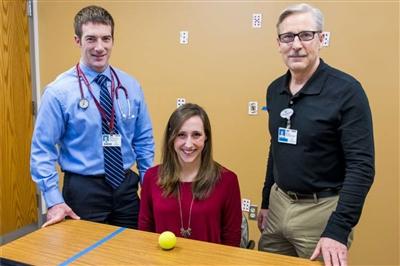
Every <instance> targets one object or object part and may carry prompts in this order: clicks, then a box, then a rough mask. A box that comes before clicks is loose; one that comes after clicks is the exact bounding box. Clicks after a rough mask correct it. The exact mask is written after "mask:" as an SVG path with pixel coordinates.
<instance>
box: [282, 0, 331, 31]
mask: <svg viewBox="0 0 400 266" xmlns="http://www.w3.org/2000/svg"><path fill="white" fill-rule="evenodd" d="M298 13H310V14H311V15H312V16H313V18H314V22H315V24H316V26H317V28H316V29H315V30H318V31H323V30H324V15H323V14H322V12H321V10H319V9H318V8H316V7H313V6H311V5H309V4H304V3H303V4H297V5H292V6H289V7H288V8H286V9H285V10H283V11H282V13H281V14H280V15H279V18H278V23H276V30H277V31H278V34H279V26H280V25H281V23H282V22H283V21H284V20H285V19H286V18H287V17H289V16H291V15H293V14H298Z"/></svg>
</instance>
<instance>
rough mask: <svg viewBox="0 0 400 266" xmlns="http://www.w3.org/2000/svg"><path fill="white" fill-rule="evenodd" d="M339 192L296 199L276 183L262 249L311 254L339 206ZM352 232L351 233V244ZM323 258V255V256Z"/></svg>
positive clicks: (303, 256)
mask: <svg viewBox="0 0 400 266" xmlns="http://www.w3.org/2000/svg"><path fill="white" fill-rule="evenodd" d="M338 199H339V196H332V197H326V198H320V199H318V200H316V201H314V199H302V200H293V199H291V198H290V197H289V196H288V195H287V194H286V193H284V192H283V191H282V190H280V189H279V188H278V187H277V185H276V184H274V185H273V186H272V189H271V194H270V201H269V202H270V204H269V212H268V220H267V226H266V228H265V229H264V232H263V233H262V234H261V237H260V241H259V243H258V249H259V250H261V251H267V252H273V253H279V254H283V255H288V256H296V257H302V258H310V257H311V255H312V253H313V252H314V249H315V247H316V245H317V243H318V241H319V239H320V237H321V234H322V232H323V231H324V229H325V226H326V224H327V222H328V219H329V217H330V215H331V213H332V212H333V211H334V210H335V209H336V205H337V202H338ZM352 237H353V236H352V234H350V236H349V241H348V242H349V243H348V246H349V245H350V243H351V241H352ZM321 259H322V258H321Z"/></svg>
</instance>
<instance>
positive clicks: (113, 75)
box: [76, 63, 134, 128]
mask: <svg viewBox="0 0 400 266" xmlns="http://www.w3.org/2000/svg"><path fill="white" fill-rule="evenodd" d="M110 69H111V99H114V97H115V98H116V99H117V105H118V109H119V111H120V113H121V115H122V118H124V119H126V118H133V117H134V115H133V114H132V113H131V103H130V101H129V95H128V91H127V89H126V88H125V87H124V86H122V84H121V81H120V79H119V77H118V75H117V73H116V72H115V70H114V68H113V67H111V66H110ZM76 73H77V75H78V82H79V90H80V92H81V98H80V100H79V103H78V105H79V108H81V109H83V110H86V109H87V108H88V107H89V100H88V99H87V98H85V95H84V93H83V88H82V81H81V80H83V82H84V83H85V86H86V87H87V89H88V91H89V93H90V95H91V96H92V98H93V100H94V103H95V104H96V107H97V109H98V110H99V112H100V114H101V116H102V117H106V116H105V112H104V110H103V108H102V107H101V105H100V103H99V101H98V100H97V99H96V97H94V95H93V91H92V87H91V86H90V83H89V81H88V79H87V78H86V75H85V73H83V71H82V69H81V68H80V67H79V63H78V64H76ZM114 78H115V79H116V80H117V87H115V81H114ZM118 90H122V91H123V92H124V94H125V100H126V105H127V109H128V113H125V112H123V111H122V106H121V103H120V101H119V97H118ZM114 113H115V110H114V102H112V108H111V121H110V127H111V128H113V126H114Z"/></svg>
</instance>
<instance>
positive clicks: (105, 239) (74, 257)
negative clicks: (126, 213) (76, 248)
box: [59, 227, 126, 266]
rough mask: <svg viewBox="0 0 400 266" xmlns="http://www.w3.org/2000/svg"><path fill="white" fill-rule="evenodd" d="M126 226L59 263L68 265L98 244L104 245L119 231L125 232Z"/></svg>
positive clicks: (61, 265)
mask: <svg viewBox="0 0 400 266" xmlns="http://www.w3.org/2000/svg"><path fill="white" fill-rule="evenodd" d="M125 229H126V228H125V227H121V228H119V229H117V230H116V231H114V232H112V233H111V234H109V235H108V236H106V237H104V238H102V239H100V240H99V241H97V242H96V243H94V244H93V245H91V246H89V247H87V248H85V249H84V250H82V251H81V252H79V253H77V254H75V255H74V256H72V257H71V258H69V259H67V260H66V261H64V262H62V263H60V264H59V266H66V265H69V264H70V263H72V262H74V261H75V260H77V259H79V258H80V257H82V256H83V255H85V254H86V253H88V252H90V251H92V250H93V249H95V248H97V247H98V246H100V245H102V244H103V243H105V242H107V241H108V240H110V239H112V238H113V237H115V236H116V235H118V234H119V233H121V232H123V231H124V230H125Z"/></svg>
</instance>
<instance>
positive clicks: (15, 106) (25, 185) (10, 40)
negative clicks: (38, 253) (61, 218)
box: [0, 0, 37, 239]
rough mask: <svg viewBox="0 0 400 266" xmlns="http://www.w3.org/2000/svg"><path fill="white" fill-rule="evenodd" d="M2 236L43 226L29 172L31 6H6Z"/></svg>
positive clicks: (20, 2) (0, 31) (0, 126)
mask: <svg viewBox="0 0 400 266" xmlns="http://www.w3.org/2000/svg"><path fill="white" fill-rule="evenodd" d="M0 5H1V6H0V145H1V146H0V148H1V150H0V235H1V238H0V239H3V237H4V235H7V234H10V233H12V232H15V231H17V230H22V229H23V228H24V227H26V226H27V225H32V224H36V223H37V201H36V187H35V185H34V183H33V182H32V180H31V176H30V171H29V157H30V143H31V135H32V127H33V126H32V125H33V113H32V86H31V70H30V55H29V23H28V17H27V15H26V8H27V6H26V1H25V0H0Z"/></svg>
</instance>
